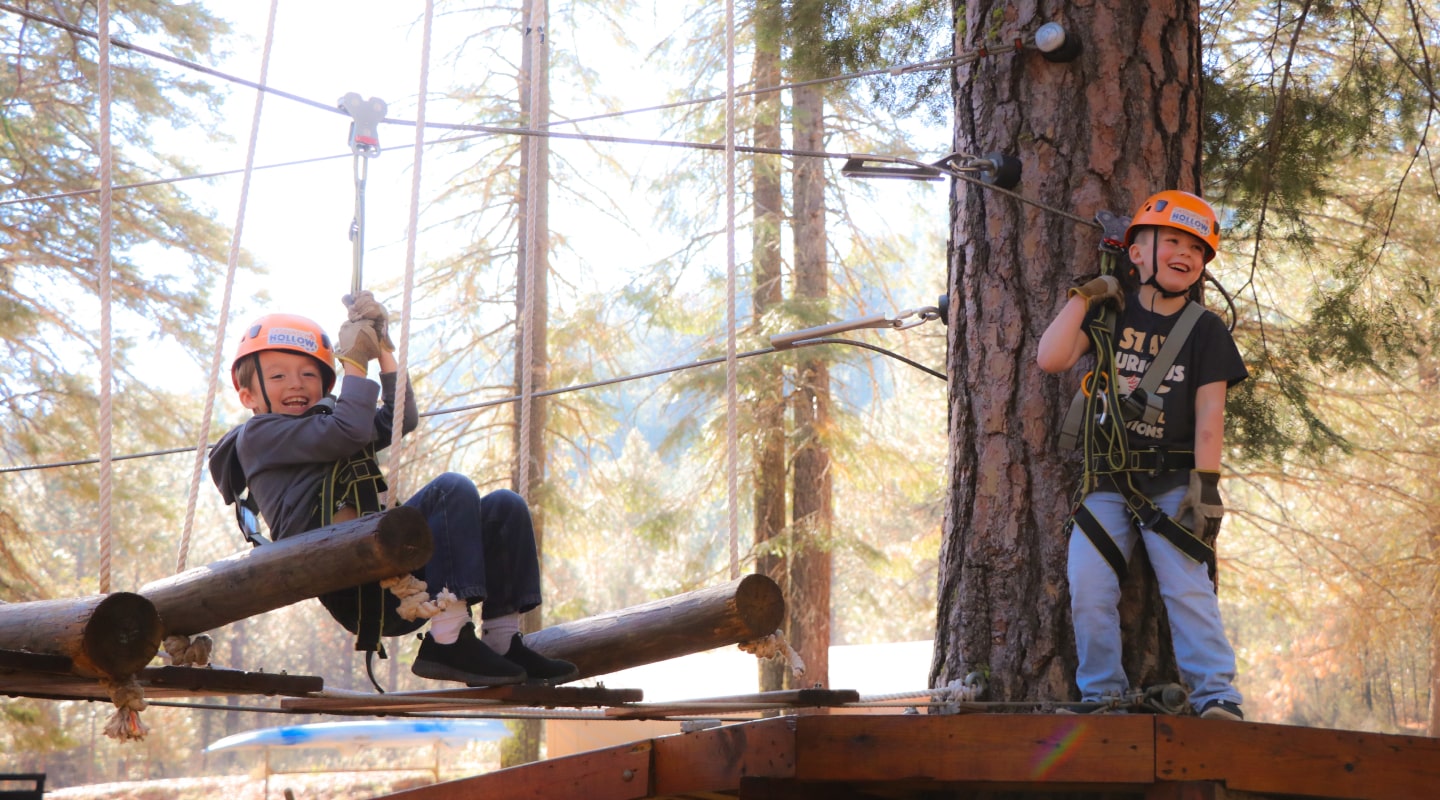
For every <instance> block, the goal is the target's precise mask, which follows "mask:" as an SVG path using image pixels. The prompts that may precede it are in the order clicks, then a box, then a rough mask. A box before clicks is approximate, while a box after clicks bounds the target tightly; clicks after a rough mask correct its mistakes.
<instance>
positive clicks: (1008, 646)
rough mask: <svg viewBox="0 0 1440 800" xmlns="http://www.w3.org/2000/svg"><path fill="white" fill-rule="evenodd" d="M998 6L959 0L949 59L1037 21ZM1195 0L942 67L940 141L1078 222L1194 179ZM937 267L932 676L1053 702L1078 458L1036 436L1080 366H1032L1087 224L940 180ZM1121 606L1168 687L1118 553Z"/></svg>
mask: <svg viewBox="0 0 1440 800" xmlns="http://www.w3.org/2000/svg"><path fill="white" fill-rule="evenodd" d="M1030 9H1031V7H1029V6H1016V5H1014V4H1010V3H1005V2H1001V0H981V1H980V2H969V3H965V4H964V5H963V6H961V10H960V11H959V12H957V13H959V14H962V15H963V17H959V18H957V20H956V30H957V32H959V34H958V38H957V43H956V49H957V52H972V51H974V50H976V49H977V48H978V46H979V45H980V44H982V43H984V42H996V41H1006V40H1007V39H1008V37H1012V36H1014V35H1016V32H1018V31H1023V30H1033V29H1035V28H1036V27H1038V26H1039V25H1040V24H1042V23H1044V22H1046V21H1049V18H1048V17H1041V16H1040V15H1039V14H1037V13H1035V12H1034V11H1032V10H1030ZM1198 13H1199V12H1198V6H1197V4H1196V3H1194V2H1187V1H1186V0H1161V1H1160V2H1155V3H1146V4H1140V5H1136V4H1133V3H1129V2H1125V0H1097V2H1095V3H1092V4H1089V5H1088V6H1087V8H1086V9H1085V10H1084V13H1080V11H1079V10H1078V9H1076V10H1075V11H1074V13H1071V14H1068V15H1066V16H1064V17H1063V18H1062V19H1060V20H1059V21H1061V22H1062V23H1063V24H1064V26H1065V28H1066V30H1067V31H1068V33H1069V35H1070V36H1076V37H1079V38H1080V39H1081V41H1082V42H1083V44H1084V51H1083V53H1082V54H1081V56H1080V58H1079V59H1078V60H1076V61H1074V62H1071V63H1052V62H1049V61H1047V60H1045V59H1044V58H1043V57H1042V56H1041V55H1040V54H1039V53H1038V52H1035V51H1034V50H1029V49H1027V50H1026V51H1025V52H1023V53H1020V54H1014V55H1008V54H1007V55H1004V56H1000V57H988V58H983V59H981V60H979V61H977V62H974V63H972V64H969V65H966V66H962V67H960V68H959V69H958V70H957V72H956V76H955V80H956V86H955V120H956V130H955V149H956V150H958V151H961V152H966V153H980V154H983V153H989V152H994V151H1001V152H1005V153H1008V154H1012V155H1014V156H1017V157H1018V158H1020V160H1021V162H1022V163H1023V165H1024V177H1023V179H1022V182H1021V184H1020V186H1019V191H1020V192H1021V193H1022V194H1024V195H1025V196H1026V197H1028V198H1030V199H1032V200H1034V201H1038V202H1040V203H1043V204H1045V205H1048V206H1052V207H1055V208H1059V209H1063V210H1066V211H1069V212H1071V213H1074V214H1077V215H1079V216H1082V217H1084V218H1085V219H1091V218H1093V216H1094V214H1095V213H1096V212H1097V211H1099V210H1102V209H1109V210H1112V211H1115V212H1116V213H1119V214H1123V215H1129V214H1130V213H1132V211H1133V208H1134V207H1135V205H1136V204H1137V203H1138V202H1139V201H1141V200H1143V199H1144V198H1145V197H1146V196H1148V195H1149V194H1150V193H1152V192H1154V191H1157V190H1160V189H1166V188H1179V189H1186V190H1190V191H1196V190H1197V189H1198V186H1199V163H1200V125H1201V117H1200V103H1201V83H1200V34H1199V17H1198ZM952 220H953V228H952V231H951V246H950V265H949V270H950V273H949V292H950V314H951V318H950V320H949V332H950V337H951V339H950V354H949V359H948V360H949V363H948V369H949V374H950V413H949V417H950V431H949V450H950V455H951V468H950V483H951V489H950V493H949V496H948V498H947V503H946V513H945V522H944V540H943V543H942V546H941V554H940V587H939V593H938V609H937V625H936V648H935V661H934V663H933V665H932V669H931V682H932V684H934V685H937V686H938V685H943V684H945V683H947V682H948V681H950V680H953V679H957V678H961V677H963V676H965V675H966V674H967V673H969V672H970V671H972V670H981V671H985V672H988V674H989V687H990V697H991V698H994V699H1007V700H1024V699H1039V698H1064V697H1067V696H1073V693H1074V670H1075V651H1074V636H1073V633H1072V631H1071V627H1070V614H1069V589H1068V585H1067V582H1066V572H1065V564H1066V539H1065V536H1064V530H1063V523H1064V521H1065V520H1066V518H1067V517H1068V516H1069V512H1070V505H1071V502H1072V496H1073V493H1074V490H1075V487H1076V485H1077V480H1078V476H1079V469H1078V467H1079V463H1078V458H1077V457H1076V456H1075V455H1074V454H1070V453H1060V452H1059V451H1058V448H1057V445H1056V432H1057V430H1058V427H1059V423H1060V420H1061V418H1062V416H1063V413H1064V410H1065V408H1066V406H1067V404H1068V402H1069V399H1070V397H1071V395H1072V394H1073V393H1074V391H1075V389H1076V387H1077V385H1078V381H1079V378H1080V376H1081V375H1082V374H1083V373H1084V372H1085V370H1086V369H1088V368H1089V367H1088V366H1087V365H1086V362H1085V360H1082V362H1081V364H1080V365H1077V366H1076V368H1075V369H1074V370H1072V371H1071V373H1069V374H1067V375H1063V376H1060V377H1059V378H1058V379H1057V378H1056V377H1055V376H1049V375H1045V374H1044V373H1042V372H1041V371H1040V369H1039V368H1038V367H1036V366H1035V347H1036V344H1037V342H1038V341H1039V338H1040V334H1041V333H1042V332H1043V331H1044V329H1045V327H1046V326H1047V325H1048V324H1049V322H1050V320H1051V319H1052V318H1053V317H1054V315H1055V313H1056V312H1057V311H1058V310H1059V309H1060V307H1061V305H1062V304H1063V303H1064V300H1065V289H1066V288H1067V287H1068V286H1070V285H1071V283H1072V280H1073V279H1074V278H1075V277H1077V276H1080V275H1084V274H1087V273H1094V272H1095V271H1096V268H1097V264H1098V261H1097V258H1098V255H1097V249H1096V248H1097V245H1098V242H1099V236H1098V231H1097V230H1096V229H1094V228H1092V227H1090V226H1085V225H1080V224H1077V223H1075V222H1073V221H1070V220H1067V219H1065V218H1063V217H1061V216H1059V215H1056V214H1053V213H1050V212H1047V211H1044V210H1041V209H1039V208H1036V207H1035V206H1032V205H1028V204H1021V203H1019V202H1018V201H1016V200H1013V199H1010V198H1007V197H1004V196H1002V195H1000V194H998V193H996V192H993V191H989V190H987V189H985V188H981V187H976V186H974V185H972V184H969V183H965V182H960V181H956V182H955V183H954V186H953V190H952ZM1131 575H1132V576H1133V577H1132V580H1131V581H1130V584H1131V585H1128V586H1127V587H1126V599H1125V601H1124V602H1123V603H1122V615H1123V617H1124V620H1125V621H1124V629H1125V636H1126V642H1127V655H1126V659H1125V661H1126V668H1127V671H1128V672H1129V675H1130V679H1131V681H1132V683H1133V684H1134V685H1148V684H1150V683H1155V682H1158V681H1160V680H1172V679H1173V675H1174V668H1173V654H1172V652H1171V649H1170V646H1169V639H1168V632H1165V633H1164V634H1163V639H1162V628H1161V626H1162V619H1161V618H1162V616H1163V610H1162V608H1161V605H1160V603H1159V601H1158V598H1157V596H1156V594H1155V592H1154V588H1153V578H1151V577H1150V575H1149V568H1148V563H1147V562H1145V561H1144V559H1143V555H1141V554H1140V553H1137V554H1136V558H1135V559H1134V560H1133V561H1132V569H1131Z"/></svg>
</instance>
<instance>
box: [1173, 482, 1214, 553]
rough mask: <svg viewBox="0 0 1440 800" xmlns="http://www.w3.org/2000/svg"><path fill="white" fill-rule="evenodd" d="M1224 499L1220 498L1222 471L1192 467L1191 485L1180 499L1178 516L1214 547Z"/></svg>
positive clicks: (1182, 523)
mask: <svg viewBox="0 0 1440 800" xmlns="http://www.w3.org/2000/svg"><path fill="white" fill-rule="evenodd" d="M1224 517H1225V501H1224V500H1222V499H1221V498H1220V473H1219V472H1216V471H1212V470H1208V469H1192V470H1190V488H1189V489H1187V490H1186V492H1185V497H1184V498H1182V499H1181V500H1180V509H1179V510H1178V511H1176V512H1175V518H1176V519H1177V520H1178V521H1179V522H1180V524H1181V525H1184V526H1185V527H1187V528H1189V529H1190V531H1191V532H1192V533H1194V534H1195V535H1196V536H1198V537H1200V539H1201V540H1202V541H1204V542H1205V543H1206V544H1208V545H1210V546H1211V547H1214V546H1215V538H1216V537H1217V536H1219V535H1220V520H1221V519H1223V518H1224Z"/></svg>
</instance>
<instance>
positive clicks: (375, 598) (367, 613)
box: [320, 445, 387, 680]
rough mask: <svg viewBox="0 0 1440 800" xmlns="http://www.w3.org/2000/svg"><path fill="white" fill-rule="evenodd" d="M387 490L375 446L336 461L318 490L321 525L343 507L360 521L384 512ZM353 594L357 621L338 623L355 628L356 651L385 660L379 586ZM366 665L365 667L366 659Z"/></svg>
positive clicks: (382, 592)
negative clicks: (347, 508)
mask: <svg viewBox="0 0 1440 800" xmlns="http://www.w3.org/2000/svg"><path fill="white" fill-rule="evenodd" d="M386 488H387V486H386V484H385V477H384V476H383V475H382V474H381V472H380V465H379V464H377V463H376V461H375V446H374V445H366V446H365V448H364V449H363V450H361V451H360V452H358V453H356V454H355V455H353V456H351V457H350V458H347V459H342V460H340V461H336V462H335V465H334V466H333V467H332V468H331V470H330V477H329V478H327V479H326V480H325V483H324V484H323V485H322V486H321V489H320V525H321V526H322V527H323V526H325V525H329V524H330V523H331V521H332V520H333V519H334V517H335V512H336V511H339V510H340V509H341V508H342V507H347V506H348V507H350V508H353V509H355V511H356V513H357V514H359V515H360V516H362V517H363V516H365V515H366V514H374V513H377V512H380V511H383V510H384V506H383V504H382V503H381V502H380V497H381V495H382V493H383V492H384V491H385V490H386ZM352 591H354V592H355V593H356V594H355V604H356V610H357V618H356V619H354V620H350V621H349V622H348V623H346V620H339V622H341V623H342V624H345V627H346V628H351V626H352V625H353V626H354V627H353V628H351V629H352V630H353V631H354V633H355V649H356V650H363V651H365V652H366V653H367V654H368V653H371V652H375V651H379V653H380V657H381V658H385V646H384V645H383V644H381V642H380V637H381V630H382V629H383V627H384V623H385V590H384V589H382V588H380V584H379V583H375V582H371V583H365V584H361V585H360V586H357V587H355V588H354V589H353V590H352ZM366 661H367V664H368V662H369V656H368V655H367V657H366ZM372 680H373V678H372Z"/></svg>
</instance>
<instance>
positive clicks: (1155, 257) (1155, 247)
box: [1145, 229, 1190, 300]
mask: <svg viewBox="0 0 1440 800" xmlns="http://www.w3.org/2000/svg"><path fill="white" fill-rule="evenodd" d="M1159 272H1160V232H1159V231H1157V230H1154V229H1151V231H1150V277H1149V278H1146V279H1145V283H1146V284H1147V285H1149V286H1154V287H1155V291H1157V292H1159V293H1160V296H1161V297H1164V298H1166V299H1172V300H1173V299H1174V298H1176V297H1184V296H1185V295H1187V294H1190V287H1188V286H1187V287H1185V288H1184V289H1181V290H1180V291H1178V292H1172V291H1170V290H1169V289H1166V288H1165V287H1163V286H1161V285H1160V282H1159V281H1157V280H1155V276H1156V274H1158V273H1159Z"/></svg>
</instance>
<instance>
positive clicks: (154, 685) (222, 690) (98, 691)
mask: <svg viewBox="0 0 1440 800" xmlns="http://www.w3.org/2000/svg"><path fill="white" fill-rule="evenodd" d="M135 677H136V680H137V681H139V683H140V686H141V687H142V688H143V689H144V690H145V696H146V697H147V698H148V699H151V700H158V699H161V698H175V697H224V696H230V695H277V694H280V695H283V694H291V695H305V694H311V693H314V692H318V691H320V690H322V689H324V688H325V681H324V679H322V678H318V677H312V676H308V675H276V674H274V673H268V672H242V671H240V670H229V669H212V668H199V667H149V668H147V669H143V670H141V671H140V672H138V673H136V675H135ZM0 693H4V694H13V695H23V696H25V697H38V698H45V699H52V700H108V699H110V695H109V693H108V692H107V691H106V690H105V687H103V686H101V685H100V683H99V681H97V680H95V679H92V678H84V677H80V676H75V675H57V674H53V673H40V672H29V673H19V672H0Z"/></svg>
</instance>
